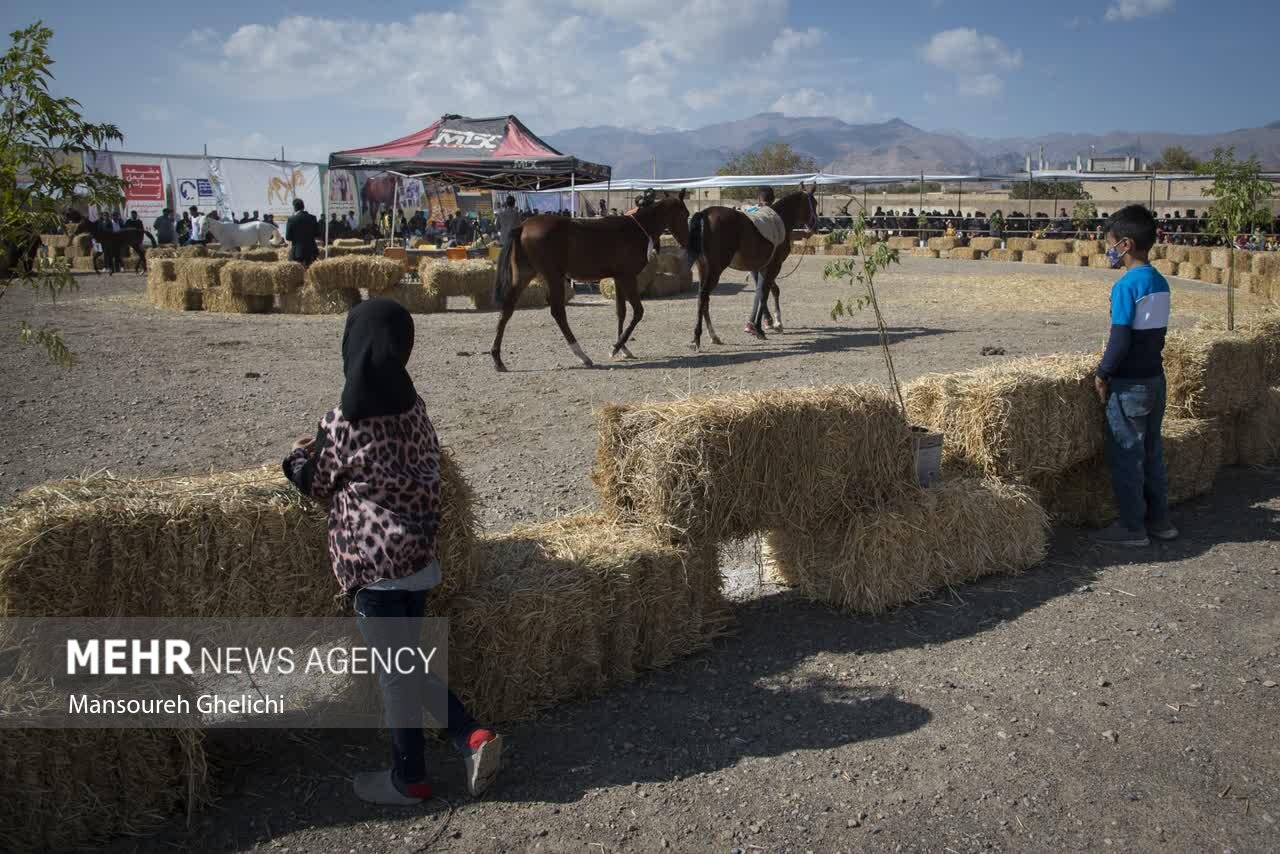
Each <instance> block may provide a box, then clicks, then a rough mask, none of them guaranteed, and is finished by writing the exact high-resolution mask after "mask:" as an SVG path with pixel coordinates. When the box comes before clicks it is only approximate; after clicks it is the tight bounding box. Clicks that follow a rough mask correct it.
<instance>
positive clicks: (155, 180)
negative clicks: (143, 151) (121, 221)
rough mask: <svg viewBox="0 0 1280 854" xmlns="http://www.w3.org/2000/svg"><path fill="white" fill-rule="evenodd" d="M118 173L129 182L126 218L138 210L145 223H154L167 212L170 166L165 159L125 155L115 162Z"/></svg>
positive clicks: (125, 202) (126, 189) (125, 200)
mask: <svg viewBox="0 0 1280 854" xmlns="http://www.w3.org/2000/svg"><path fill="white" fill-rule="evenodd" d="M115 166H116V170H117V174H118V175H119V176H120V177H121V178H123V179H124V180H125V181H126V182H128V186H127V187H126V188H125V192H124V209H125V215H126V216H128V215H129V214H130V213H131V212H133V211H137V214H138V216H139V217H140V218H141V219H142V221H143V223H145V224H147V225H148V227H150V223H151V222H152V220H154V219H155V218H156V217H158V216H160V214H162V213H163V212H164V209H165V208H167V207H168V206H169V205H168V203H167V201H166V195H165V187H166V186H167V185H168V183H169V182H168V181H167V180H166V166H165V160H164V158H163V157H142V156H137V155H121V156H120V157H118V158H117V159H116V161H115Z"/></svg>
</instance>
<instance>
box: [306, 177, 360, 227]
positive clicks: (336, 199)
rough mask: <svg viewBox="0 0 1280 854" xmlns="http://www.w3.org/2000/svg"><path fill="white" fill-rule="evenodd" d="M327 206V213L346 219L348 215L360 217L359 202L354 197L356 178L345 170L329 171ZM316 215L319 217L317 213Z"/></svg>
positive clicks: (356, 197)
mask: <svg viewBox="0 0 1280 854" xmlns="http://www.w3.org/2000/svg"><path fill="white" fill-rule="evenodd" d="M328 183H329V206H328V213H330V214H337V215H338V216H340V217H346V216H347V215H348V214H355V215H356V216H357V217H358V216H360V200H359V197H358V196H357V195H356V189H357V187H356V176H355V174H354V173H352V172H348V171H347V170H346V169H331V170H329V175H328ZM314 213H316V215H317V216H319V213H318V212H314Z"/></svg>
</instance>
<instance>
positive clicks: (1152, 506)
mask: <svg viewBox="0 0 1280 854" xmlns="http://www.w3.org/2000/svg"><path fill="white" fill-rule="evenodd" d="M1164 408H1165V380H1164V377H1163V376H1159V377H1152V378H1151V379H1144V380H1127V379H1112V380H1111V383H1110V393H1109V394H1108V396H1107V410H1106V411H1107V460H1108V462H1110V464H1111V488H1112V490H1113V491H1114V492H1115V496H1116V507H1117V509H1118V510H1119V511H1120V522H1121V523H1122V524H1123V525H1124V526H1125V527H1126V528H1128V529H1129V530H1131V531H1145V530H1146V527H1147V523H1148V522H1151V523H1156V524H1158V523H1162V522H1166V521H1168V519H1169V481H1168V478H1167V477H1166V474H1165V468H1164V439H1163V438H1162V437H1161V435H1160V427H1161V423H1162V422H1163V421H1164Z"/></svg>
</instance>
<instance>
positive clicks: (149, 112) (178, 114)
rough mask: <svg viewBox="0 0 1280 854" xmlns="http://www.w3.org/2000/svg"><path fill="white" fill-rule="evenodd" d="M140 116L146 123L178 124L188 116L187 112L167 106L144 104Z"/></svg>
mask: <svg viewBox="0 0 1280 854" xmlns="http://www.w3.org/2000/svg"><path fill="white" fill-rule="evenodd" d="M139 114H140V115H141V117H142V120H143V121H144V122H176V121H177V120H178V119H180V118H182V117H183V116H185V115H186V110H184V109H183V108H182V107H174V106H170V105H166V104H143V105H142V109H141V110H140V111H139Z"/></svg>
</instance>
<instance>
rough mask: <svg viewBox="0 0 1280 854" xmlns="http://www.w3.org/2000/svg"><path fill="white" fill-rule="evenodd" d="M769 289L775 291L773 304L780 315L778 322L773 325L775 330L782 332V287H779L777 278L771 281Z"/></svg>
mask: <svg viewBox="0 0 1280 854" xmlns="http://www.w3.org/2000/svg"><path fill="white" fill-rule="evenodd" d="M769 290H770V292H772V293H773V306H774V308H776V309H777V315H778V322H777V323H775V324H774V325H773V331H774V332H781V331H782V288H780V287H778V282H777V280H776V279H775V280H774V281H773V282H772V283H770V285H769Z"/></svg>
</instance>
